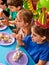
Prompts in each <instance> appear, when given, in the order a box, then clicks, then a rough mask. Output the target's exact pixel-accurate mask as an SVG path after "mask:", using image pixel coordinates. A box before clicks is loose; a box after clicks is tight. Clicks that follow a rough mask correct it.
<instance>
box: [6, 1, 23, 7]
mask: <svg viewBox="0 0 49 65" xmlns="http://www.w3.org/2000/svg"><path fill="white" fill-rule="evenodd" d="M7 4H8V5H11V6H12V5H13V6H15V7H18V6H21V7H22V6H23V0H11V1H10V2H8V1H7Z"/></svg>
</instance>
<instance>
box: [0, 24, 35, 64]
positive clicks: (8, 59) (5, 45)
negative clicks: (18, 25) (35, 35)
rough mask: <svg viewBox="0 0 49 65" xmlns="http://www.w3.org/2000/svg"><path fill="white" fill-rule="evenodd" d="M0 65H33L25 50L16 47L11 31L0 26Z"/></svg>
mask: <svg viewBox="0 0 49 65" xmlns="http://www.w3.org/2000/svg"><path fill="white" fill-rule="evenodd" d="M15 52H16V53H15ZM15 54H17V55H16V58H17V61H15ZM20 56H21V57H20ZM19 57H20V59H19ZM0 65H35V63H34V61H33V60H32V58H31V56H30V55H29V54H28V53H27V52H26V50H25V48H24V47H19V46H18V44H17V41H16V39H15V38H13V36H12V31H11V29H10V28H9V27H8V26H5V25H2V26H1V25H0Z"/></svg>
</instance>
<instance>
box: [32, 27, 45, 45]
mask: <svg viewBox="0 0 49 65" xmlns="http://www.w3.org/2000/svg"><path fill="white" fill-rule="evenodd" d="M31 33H32V34H31V38H32V41H33V42H37V44H42V42H43V40H44V39H45V38H44V36H43V37H41V36H40V35H38V34H36V33H35V32H34V28H31Z"/></svg>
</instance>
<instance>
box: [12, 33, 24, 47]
mask: <svg viewBox="0 0 49 65" xmlns="http://www.w3.org/2000/svg"><path fill="white" fill-rule="evenodd" d="M12 35H13V37H15V38H16V39H17V40H18V45H19V46H25V44H24V43H23V42H22V35H21V34H15V33H14V34H12Z"/></svg>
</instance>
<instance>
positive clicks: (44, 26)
mask: <svg viewBox="0 0 49 65" xmlns="http://www.w3.org/2000/svg"><path fill="white" fill-rule="evenodd" d="M44 14H45V13H44ZM42 17H44V16H42ZM45 17H46V16H45ZM45 17H44V20H43V19H42V20H37V21H36V22H35V24H33V25H32V27H31V35H28V36H26V37H25V38H23V39H22V38H20V37H18V38H17V40H18V44H19V45H20V43H21V45H20V46H24V45H25V49H26V51H27V52H28V53H29V54H30V56H31V57H32V59H33V60H34V62H35V64H36V65H45V64H46V62H47V61H49V22H48V21H47V20H46V18H45Z"/></svg>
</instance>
